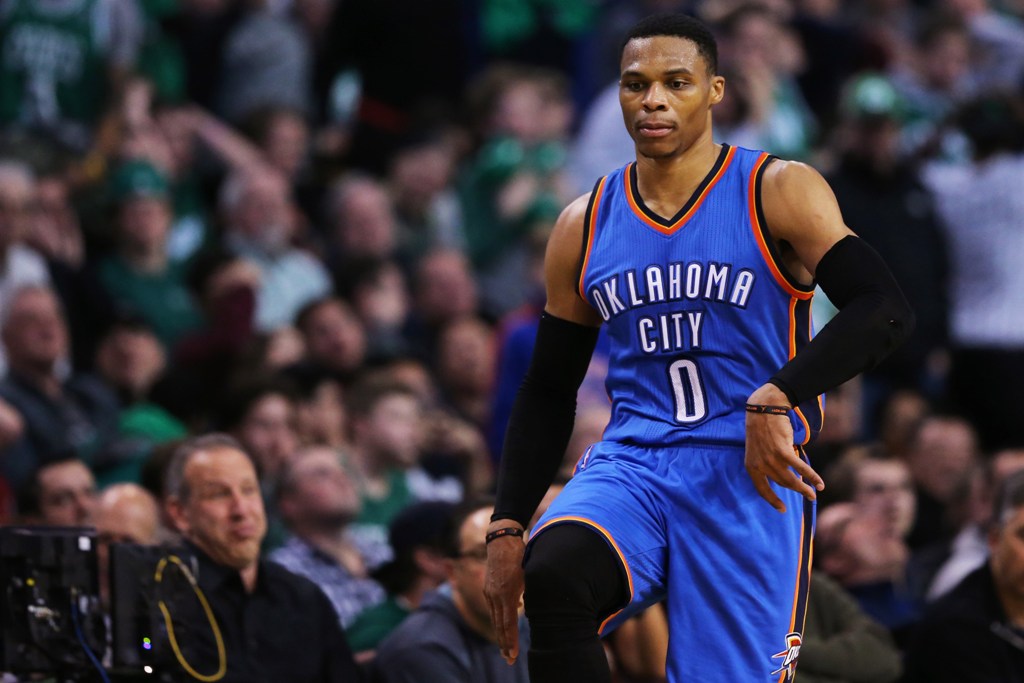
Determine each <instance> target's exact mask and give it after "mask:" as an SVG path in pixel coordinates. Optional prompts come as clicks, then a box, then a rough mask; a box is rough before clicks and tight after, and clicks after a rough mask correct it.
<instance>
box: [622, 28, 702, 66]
mask: <svg viewBox="0 0 1024 683" xmlns="http://www.w3.org/2000/svg"><path fill="white" fill-rule="evenodd" d="M653 36H675V37H677V38H682V39H684V40H689V41H690V42H692V43H693V44H694V45H696V46H697V52H698V53H699V54H700V56H701V57H703V58H704V62H705V63H706V64H707V66H708V73H712V74H717V73H718V42H717V41H716V40H715V36H714V35H712V33H711V29H709V28H708V27H707V26H706V25H705V24H704V22H702V21H700V20H699V19H695V18H694V17H691V16H689V15H687V14H679V13H666V14H652V15H651V16H649V17H645V18H643V19H641V20H640V21H638V22H637V23H636V24H634V25H633V28H631V29H630V30H629V33H627V34H626V39H625V40H623V41H622V49H625V48H626V45H627V44H628V43H629V41H631V40H636V39H638V38H651V37H653Z"/></svg>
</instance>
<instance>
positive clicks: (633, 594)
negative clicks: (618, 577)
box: [527, 464, 667, 633]
mask: <svg viewBox="0 0 1024 683" xmlns="http://www.w3.org/2000/svg"><path fill="white" fill-rule="evenodd" d="M646 476H648V475H646V474H644V473H642V472H641V473H638V472H636V471H629V472H623V471H621V469H620V468H618V467H616V466H614V465H613V464H607V465H606V464H601V465H600V466H594V467H591V468H588V469H587V470H586V471H585V472H581V473H579V474H577V475H576V476H574V477H573V478H572V479H571V480H570V481H569V483H568V484H567V485H566V487H565V489H564V490H563V491H562V493H561V494H559V496H558V498H556V499H555V501H554V502H553V503H552V504H551V506H550V507H549V508H548V510H547V512H546V513H545V514H544V516H543V517H542V518H541V519H540V521H539V522H538V523H537V527H536V529H535V530H534V531H533V533H532V534H531V538H530V544H529V547H528V548H527V560H528V561H529V554H530V553H531V552H532V547H533V546H534V544H537V543H541V542H543V540H544V536H545V534H546V533H548V531H549V530H551V529H553V528H555V527H558V526H562V525H567V524H571V525H579V526H582V527H585V528H587V529H589V530H591V531H593V532H594V533H595V534H596V535H597V536H598V537H600V538H601V539H602V540H603V541H604V543H605V544H606V546H607V548H608V551H609V552H610V553H613V554H614V556H615V558H616V559H617V561H618V563H619V564H620V566H621V568H622V572H623V575H624V578H625V581H626V587H627V590H628V600H626V601H625V602H624V604H623V605H621V607H622V608H623V609H622V612H621V613H617V614H615V615H613V617H612V618H611V619H609V621H608V623H607V624H602V628H603V630H602V632H603V633H604V632H607V631H608V630H610V629H611V628H614V626H615V625H617V624H618V623H619V622H620V621H621V620H622V619H625V618H627V617H628V616H630V615H632V614H635V613H637V612H639V611H640V610H642V609H643V608H644V607H646V606H647V605H650V604H652V603H654V602H656V601H658V600H660V599H661V598H662V597H663V596H664V588H665V570H666V559H667V539H666V537H665V528H664V524H663V523H662V521H661V520H662V518H663V515H662V514H661V511H660V510H657V509H654V507H655V506H653V504H652V502H651V501H652V498H653V497H652V496H651V495H649V489H648V485H647V482H646V481H645V478H646ZM553 551H554V552H560V553H562V555H563V556H564V558H565V571H566V572H569V573H576V572H586V571H587V567H586V566H583V564H582V563H580V562H579V558H578V557H573V554H572V551H571V549H560V548H555V549H553ZM528 589H529V588H528Z"/></svg>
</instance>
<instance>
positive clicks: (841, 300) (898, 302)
mask: <svg viewBox="0 0 1024 683" xmlns="http://www.w3.org/2000/svg"><path fill="white" fill-rule="evenodd" d="M815 277H816V279H817V281H818V284H819V285H821V289H822V291H824V292H825V294H827V295H828V298H829V300H830V301H831V302H832V303H833V304H835V306H836V308H838V309H839V313H837V314H836V316H835V317H834V318H833V319H832V320H831V321H830V322H829V323H828V324H827V325H826V326H825V327H824V329H822V330H821V332H820V333H819V334H818V335H817V336H815V337H814V339H812V340H811V342H810V343H809V344H808V345H807V346H806V347H804V348H803V349H801V350H800V352H799V353H797V354H796V356H795V357H794V358H793V359H792V360H790V361H789V362H788V363H786V365H784V366H783V367H782V368H781V369H780V370H779V371H778V372H777V373H776V374H775V376H774V377H772V378H771V379H770V380H768V381H769V382H771V383H772V384H774V385H776V386H777V387H779V388H780V389H782V391H783V392H785V394H786V397H787V398H788V399H789V401H790V403H792V404H793V405H794V406H795V405H798V404H799V403H801V402H803V401H806V400H808V399H810V398H813V397H815V396H818V395H819V394H822V393H824V392H825V391H827V390H828V389H831V388H833V387H835V386H838V385H839V384H842V383H843V382H845V381H847V380H848V379H850V378H852V377H854V376H855V375H857V374H858V373H860V372H863V371H864V370H869V369H871V368H873V367H874V366H875V365H877V364H878V363H879V362H880V361H881V360H882V359H883V358H885V357H886V356H887V355H888V354H889V353H890V352H891V351H892V350H893V349H895V348H896V347H897V346H899V345H900V343H902V342H903V340H904V339H906V337H907V335H909V334H910V332H911V330H912V329H913V327H914V313H913V311H912V310H911V309H910V304H908V303H907V300H906V298H905V297H904V296H903V292H902V291H901V290H900V287H899V285H898V284H896V280H895V279H894V278H893V276H892V273H890V272H889V268H888V267H887V266H886V265H885V262H884V261H883V260H882V257H881V256H879V255H878V252H876V251H875V250H874V249H872V248H871V247H870V246H869V245H868V243H867V242H865V241H864V240H862V239H860V238H859V237H856V236H854V235H850V236H848V237H844V238H843V239H841V240H839V241H838V242H837V243H836V244H834V245H833V246H832V248H831V249H829V250H828V252H826V253H825V255H824V256H822V257H821V261H820V262H819V263H818V268H817V272H816V273H815Z"/></svg>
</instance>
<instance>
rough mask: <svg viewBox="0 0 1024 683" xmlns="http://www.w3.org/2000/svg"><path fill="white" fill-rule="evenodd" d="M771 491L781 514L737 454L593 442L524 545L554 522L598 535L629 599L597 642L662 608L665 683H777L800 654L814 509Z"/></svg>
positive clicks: (795, 495)
mask: <svg viewBox="0 0 1024 683" xmlns="http://www.w3.org/2000/svg"><path fill="white" fill-rule="evenodd" d="M773 487H774V489H775V491H776V493H777V494H778V495H779V497H780V498H782V500H783V501H784V502H785V504H786V512H785V513H784V514H783V513H779V512H777V511H776V510H775V509H774V508H772V507H771V506H770V505H769V504H768V503H767V501H765V500H764V499H763V498H761V496H760V495H759V494H758V493H757V491H756V490H755V489H754V485H753V483H752V482H751V480H750V477H749V476H748V475H747V472H746V469H745V468H744V464H743V449H742V448H734V447H727V446H714V445H703V444H702V445H687V446H685V447H676V448H665V447H662V448H645V447H636V446H625V445H622V444H617V443H611V442H605V441H603V442H600V443H597V444H595V445H594V446H592V447H591V448H590V449H589V450H588V451H587V453H586V454H585V455H584V457H583V458H581V459H580V462H579V463H578V464H577V468H576V474H575V475H574V476H573V478H572V479H571V480H570V481H569V483H568V484H567V485H566V487H565V490H564V491H563V492H562V493H561V494H560V495H559V496H558V498H556V499H555V501H554V502H553V503H552V504H551V507H550V508H548V510H547V511H546V512H545V514H544V515H543V517H541V519H540V520H539V521H538V523H537V525H536V528H535V530H534V531H533V533H532V536H531V542H532V540H533V539H535V538H538V537H540V536H541V535H543V533H544V530H545V529H548V528H551V526H553V525H556V524H566V523H569V524H582V525H585V526H588V527H590V528H592V529H594V530H595V531H597V532H598V533H599V534H601V536H603V537H604V539H605V541H606V542H607V543H608V545H609V546H610V547H611V549H612V550H614V551H615V553H616V554H617V555H618V557H619V558H620V560H621V561H622V563H623V566H624V567H625V570H626V574H627V577H628V580H629V589H630V601H629V603H628V604H627V605H626V606H625V607H624V608H623V609H622V610H621V611H620V612H618V613H616V614H614V615H612V616H611V617H609V618H608V619H607V620H606V621H605V623H603V624H602V625H601V634H602V635H606V634H607V633H609V632H611V631H612V630H613V629H614V628H616V627H617V626H618V625H619V624H620V623H622V622H623V621H624V620H626V619H628V618H629V617H631V616H633V615H635V614H637V613H639V612H640V611H642V610H643V609H644V608H646V607H647V606H649V605H651V604H653V603H655V602H660V601H664V603H665V607H666V611H667V615H668V623H669V653H668V662H667V668H668V680H669V683H683V682H684V681H686V682H690V681H701V682H702V683H715V682H720V683H737V682H738V681H742V682H743V683H747V682H748V681H749V682H755V683H756V682H758V681H764V682H765V683H769V682H774V683H785V682H786V681H790V680H792V678H793V676H794V675H795V668H796V657H797V656H798V655H799V651H800V642H801V633H802V631H803V622H804V615H805V611H806V600H807V589H808V584H809V582H810V559H811V544H812V537H813V529H814V504H813V503H810V502H807V501H805V500H804V498H803V497H802V496H801V495H800V494H798V493H797V492H795V491H791V490H789V489H786V488H783V487H779V486H775V485H774V484H773Z"/></svg>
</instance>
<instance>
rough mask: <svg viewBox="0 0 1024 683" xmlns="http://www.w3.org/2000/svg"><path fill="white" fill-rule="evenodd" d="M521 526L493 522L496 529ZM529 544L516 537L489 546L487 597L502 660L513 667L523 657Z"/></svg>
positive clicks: (509, 537) (506, 538) (511, 522)
mask: <svg viewBox="0 0 1024 683" xmlns="http://www.w3.org/2000/svg"><path fill="white" fill-rule="evenodd" d="M513 525H514V526H519V524H517V523H516V522H513V521H511V520H499V521H496V522H492V524H491V526H492V527H493V528H495V529H497V528H500V527H503V526H513ZM525 552H526V544H525V543H523V539H522V538H519V537H516V536H502V537H501V538H497V539H495V540H493V541H491V542H490V543H488V544H487V577H486V579H485V580H484V597H485V598H487V605H488V607H490V610H491V624H492V625H493V626H494V635H495V637H496V638H497V640H498V647H499V648H501V656H502V657H504V658H505V661H506V662H508V663H509V664H514V663H515V661H516V658H517V657H519V607H520V605H522V601H523V588H524V585H525V584H524V579H523V555H524V553H525Z"/></svg>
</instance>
